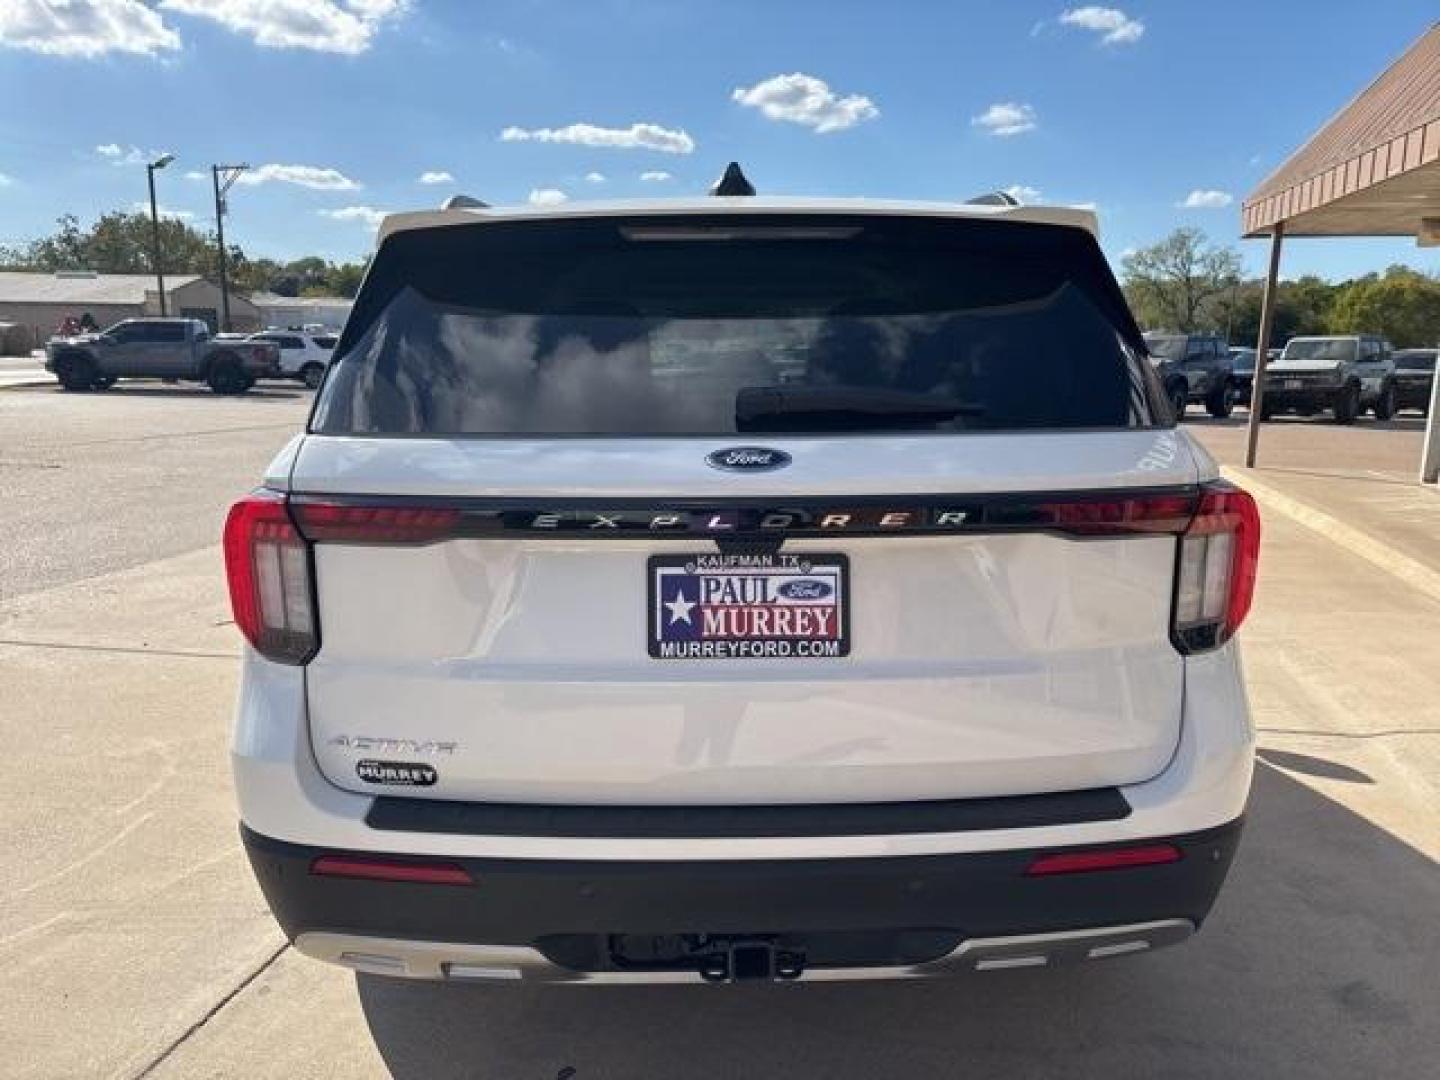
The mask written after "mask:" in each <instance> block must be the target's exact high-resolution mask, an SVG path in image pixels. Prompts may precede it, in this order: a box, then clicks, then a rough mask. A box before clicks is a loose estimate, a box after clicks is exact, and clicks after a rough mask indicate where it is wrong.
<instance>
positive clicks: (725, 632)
mask: <svg viewBox="0 0 1440 1080" xmlns="http://www.w3.org/2000/svg"><path fill="white" fill-rule="evenodd" d="M646 573H647V574H648V576H649V590H648V592H649V626H650V628H649V631H648V637H649V643H650V655H651V656H653V657H655V658H656V659H657V660H741V659H750V658H776V659H794V658H804V659H811V658H815V657H835V656H847V655H849V652H850V611H849V588H848V587H849V576H850V561H849V559H848V558H846V556H844V555H821V554H813V553H809V552H805V553H799V554H788V553H786V554H782V553H776V554H774V555H722V554H720V553H718V552H716V553H705V554H700V555H652V556H650V561H649V563H648V565H647V567H646Z"/></svg>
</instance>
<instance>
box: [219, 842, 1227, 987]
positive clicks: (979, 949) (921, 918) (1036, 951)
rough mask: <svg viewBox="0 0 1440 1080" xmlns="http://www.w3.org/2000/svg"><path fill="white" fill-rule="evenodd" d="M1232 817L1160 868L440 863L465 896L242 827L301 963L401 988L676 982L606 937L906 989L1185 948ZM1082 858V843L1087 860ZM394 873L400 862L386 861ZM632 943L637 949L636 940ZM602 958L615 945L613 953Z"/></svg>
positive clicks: (1217, 873)
mask: <svg viewBox="0 0 1440 1080" xmlns="http://www.w3.org/2000/svg"><path fill="white" fill-rule="evenodd" d="M1240 827H1241V825H1240V821H1239V820H1238V819H1237V820H1235V821H1232V822H1230V823H1227V824H1225V825H1222V826H1219V827H1217V828H1212V829H1207V830H1204V831H1202V832H1197V833H1192V834H1188V835H1184V836H1174V837H1164V838H1159V839H1160V840H1163V841H1164V842H1166V843H1170V844H1173V845H1175V846H1176V847H1177V848H1179V850H1180V852H1181V855H1182V857H1181V858H1180V859H1179V860H1178V861H1176V862H1173V863H1166V864H1162V865H1155V866H1145V867H1132V868H1128V869H1123V870H1106V871H1095V872H1089V873H1076V874H1063V875H1056V876H1046V877H1027V876H1026V874H1025V869H1026V867H1027V866H1029V865H1030V863H1031V861H1032V860H1033V859H1034V858H1035V857H1036V856H1038V855H1041V854H1049V853H1050V852H1051V851H1053V849H1026V850H1009V851H996V852H982V853H970V854H953V855H929V856H911V857H903V858H865V859H788V860H763V861H750V860H745V861H720V862H675V861H623V862H617V861H571V860H545V859H468V858H462V859H454V860H452V861H453V862H454V863H457V864H458V865H460V866H462V867H464V869H465V870H466V871H467V872H468V873H469V875H470V877H471V878H472V880H473V882H474V884H471V885H436V884H418V883H410V882H393V881H367V880H359V879H349V878H335V877H323V876H317V875H315V874H313V873H311V866H312V864H313V863H314V861H315V860H316V859H317V858H319V857H321V856H324V855H333V854H345V852H336V851H334V850H333V849H328V848H318V847H311V846H306V845H298V844H290V843H285V842H282V841H278V840H275V839H272V838H268V837H264V836H261V835H260V834H258V833H255V832H253V831H251V830H250V829H248V828H245V829H242V833H243V836H244V841H245V846H246V849H247V852H248V854H249V857H250V861H251V865H252V866H253V867H254V870H255V874H256V876H257V878H258V879H259V882H260V885H261V888H262V889H263V891H264V893H265V896H266V899H267V900H268V901H269V904H270V907H271V909H272V910H273V911H274V913H275V916H276V918H277V919H278V920H279V922H280V924H281V926H282V927H283V928H284V930H285V932H286V934H287V935H288V936H289V937H290V938H291V940H293V941H294V942H295V944H296V946H297V948H299V949H300V950H301V951H302V952H306V953H308V954H309V955H312V956H315V957H318V958H320V959H324V960H328V961H331V962H336V963H342V964H345V965H347V966H350V967H354V968H357V969H360V970H365V971H372V972H376V973H382V974H391V975H401V976H408V977H412V978H495V979H531V980H539V981H560V982H575V981H582V982H583V981H601V982H613V981H674V980H676V979H698V978H700V977H701V976H700V971H699V968H698V967H697V966H695V965H687V963H683V962H682V963H676V962H674V961H673V960H671V961H667V962H666V963H664V964H659V963H657V964H654V965H651V966H650V967H649V968H648V969H647V968H646V965H645V964H644V963H639V964H637V963H636V962H635V961H634V957H633V955H629V954H625V953H624V949H622V948H620V947H619V946H616V945H615V944H614V943H615V941H616V940H617V938H616V936H617V935H619V936H626V937H627V938H628V939H630V940H633V941H642V942H647V943H649V942H654V941H655V940H657V939H660V938H665V937H682V936H699V937H701V938H704V939H717V940H719V941H721V942H722V945H721V946H717V947H721V948H723V942H724V941H727V940H728V941H764V942H767V943H768V946H769V947H772V948H774V949H776V950H782V951H784V952H786V953H787V954H793V955H796V956H802V957H804V959H805V964H804V971H805V975H804V977H805V978H820V979H825V978H832V979H833V978H851V977H853V978H866V977H877V976H887V977H918V976H926V975H943V974H953V973H957V972H960V971H968V970H977V969H978V970H987V969H990V968H999V967H1030V966H1047V965H1052V964H1057V963H1061V962H1065V961H1071V960H1085V959H1099V958H1102V957H1106V956H1112V955H1122V954H1125V953H1131V952H1138V951H1143V950H1147V949H1151V948H1155V947H1158V946H1161V945H1167V944H1172V943H1174V942H1177V941H1180V940H1183V939H1184V938H1185V937H1187V936H1189V934H1190V933H1191V932H1192V931H1193V930H1194V929H1195V928H1196V927H1198V926H1199V925H1200V924H1201V922H1202V921H1203V919H1204V918H1205V916H1206V914H1207V913H1208V912H1209V910H1210V907H1211V905H1212V903H1213V902H1214V900H1215V896H1216V893H1217V892H1218V891H1219V889H1220V886H1221V884H1222V882H1223V881H1224V878H1225V875H1226V873H1227V871H1228V869H1229V865H1230V861H1231V857H1232V856H1233V854H1234V850H1235V846H1236V844H1237V842H1238V840H1239V835H1240ZM1087 850H1088V849H1087ZM394 857H395V858H398V859H401V860H402V861H403V860H405V859H407V858H408V857H407V856H405V855H396V856H394ZM647 947H648V945H647ZM617 950H618V951H617Z"/></svg>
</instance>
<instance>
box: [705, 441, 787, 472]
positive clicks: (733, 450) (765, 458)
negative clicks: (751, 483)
mask: <svg viewBox="0 0 1440 1080" xmlns="http://www.w3.org/2000/svg"><path fill="white" fill-rule="evenodd" d="M705 461H706V463H707V464H709V465H710V466H712V467H714V468H716V469H727V470H729V471H731V472H769V471H770V470H771V469H783V468H784V467H785V466H786V465H789V464H790V455H789V454H787V453H785V451H784V450H775V449H772V448H771V447H768V446H728V447H726V448H725V449H724V450H716V451H715V452H714V453H713V454H706V455H705Z"/></svg>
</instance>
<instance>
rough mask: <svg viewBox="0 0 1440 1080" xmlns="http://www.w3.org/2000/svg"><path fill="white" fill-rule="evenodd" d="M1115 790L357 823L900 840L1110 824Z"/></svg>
mask: <svg viewBox="0 0 1440 1080" xmlns="http://www.w3.org/2000/svg"><path fill="white" fill-rule="evenodd" d="M1129 813H1130V804H1129V803H1127V802H1126V801H1125V796H1124V795H1122V794H1121V793H1120V791H1119V789H1118V788H1113V787H1111V788H1093V789H1090V790H1086V791H1061V792H1054V793H1051V794H1044V795H1008V796H1002V797H997V798H986V799H947V800H936V801H929V802H891V803H826V804H797V805H789V806H780V805H771V806H536V805H522V804H516V803H477V802H451V801H446V800H441V799H406V798H397V797H392V796H383V797H381V798H378V799H376V800H375V802H374V805H372V806H371V808H370V812H369V814H367V815H366V817H365V824H367V825H369V826H370V827H371V828H372V829H380V830H384V831H387V832H390V831H393V832H424V833H449V834H454V835H466V836H571V837H592V838H593V837H608V838H614V839H656V838H666V839H713V838H717V837H755V836H768V837H774V836H797V837H799V836H891V835H893V836H905V835H910V834H915V833H937V832H973V831H977V830H988V829H1029V828H1038V827H1039V826H1042V825H1078V824H1081V823H1084V822H1092V821H1119V820H1120V819H1122V818H1124V817H1127V816H1128V815H1129Z"/></svg>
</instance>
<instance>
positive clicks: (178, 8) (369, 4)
mask: <svg viewBox="0 0 1440 1080" xmlns="http://www.w3.org/2000/svg"><path fill="white" fill-rule="evenodd" d="M160 6H161V7H162V8H164V9H165V10H167V11H175V12H179V13H180V14H182V15H193V16H195V17H197V18H201V19H210V20H212V21H214V22H217V23H219V24H220V25H221V26H223V27H225V29H227V30H230V31H233V32H234V33H237V34H248V35H249V36H250V37H252V38H254V39H255V43H256V44H257V45H261V46H264V47H265V48H270V49H313V50H316V51H318V52H333V53H345V54H347V55H350V56H354V55H356V54H358V53H362V52H364V51H365V50H366V49H368V48H369V47H370V44H371V41H372V39H373V38H374V37H375V34H376V33H377V32H378V31H379V29H380V27H381V26H382V25H384V23H385V22H387V21H388V20H391V19H396V18H399V17H400V16H401V15H403V14H404V13H405V11H406V10H407V9H408V8H409V6H410V3H409V0H160Z"/></svg>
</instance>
